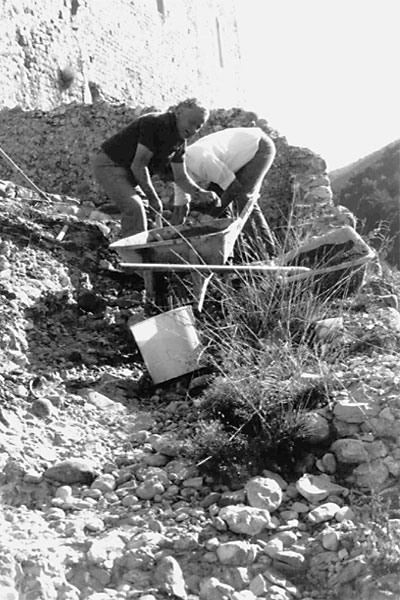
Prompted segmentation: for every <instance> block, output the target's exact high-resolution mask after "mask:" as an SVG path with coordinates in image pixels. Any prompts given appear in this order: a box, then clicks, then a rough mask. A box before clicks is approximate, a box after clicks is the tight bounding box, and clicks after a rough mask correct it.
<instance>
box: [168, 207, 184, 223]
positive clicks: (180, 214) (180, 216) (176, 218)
mask: <svg viewBox="0 0 400 600" xmlns="http://www.w3.org/2000/svg"><path fill="white" fill-rule="evenodd" d="M188 214H189V204H185V205H183V206H174V210H173V212H172V215H171V218H170V220H169V222H170V224H171V225H183V224H184V223H185V221H186V218H187V216H188Z"/></svg>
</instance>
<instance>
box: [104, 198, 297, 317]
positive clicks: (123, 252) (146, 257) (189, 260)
mask: <svg viewBox="0 0 400 600" xmlns="http://www.w3.org/2000/svg"><path fill="white" fill-rule="evenodd" d="M257 199H258V195H254V196H252V197H251V198H249V200H248V201H247V203H246V205H245V206H244V208H243V209H242V211H241V213H240V215H239V216H238V217H237V218H236V219H232V218H223V219H213V220H212V221H209V222H208V223H207V224H204V225H201V226H194V227H193V226H188V225H178V226H168V227H163V228H161V229H152V230H149V231H143V232H141V233H138V234H136V235H133V236H130V237H127V238H124V239H122V240H118V241H117V242H114V243H112V244H111V245H110V248H111V249H114V250H116V251H117V253H118V255H119V257H120V260H121V263H120V266H121V268H122V269H124V270H126V271H127V272H129V271H131V272H132V271H138V270H141V271H143V275H144V281H145V289H146V296H147V298H148V299H149V300H154V297H155V280H154V275H155V273H157V272H158V273H159V272H174V273H181V272H189V273H190V274H191V276H192V281H193V294H192V295H193V298H194V300H195V301H196V303H197V309H198V310H199V311H201V309H202V305H203V302H204V297H205V293H206V290H207V286H208V283H209V282H210V280H211V278H212V276H213V274H214V273H216V272H220V273H221V272H223V273H226V272H235V271H236V272H240V271H257V272H274V271H278V272H281V271H290V272H291V273H300V272H304V271H308V270H309V269H307V268H305V267H276V266H271V265H267V264H265V263H261V264H260V263H257V264H253V265H252V264H249V265H227V264H226V262H227V261H228V259H229V258H230V257H231V256H232V253H233V247H234V245H235V243H236V241H237V238H238V236H239V235H240V233H241V232H242V230H243V227H244V225H245V224H246V221H247V219H248V218H249V216H250V214H251V212H252V210H253V207H254V204H255V203H256V202H257Z"/></svg>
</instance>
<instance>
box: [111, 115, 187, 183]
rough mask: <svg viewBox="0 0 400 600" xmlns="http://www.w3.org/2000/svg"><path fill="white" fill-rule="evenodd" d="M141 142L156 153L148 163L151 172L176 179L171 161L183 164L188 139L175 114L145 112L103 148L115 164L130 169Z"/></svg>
mask: <svg viewBox="0 0 400 600" xmlns="http://www.w3.org/2000/svg"><path fill="white" fill-rule="evenodd" d="M138 144H143V146H146V148H148V149H149V150H151V152H152V153H153V156H152V158H151V160H150V163H149V164H148V169H149V171H150V173H151V174H153V173H155V174H157V175H159V176H160V177H162V178H163V179H165V180H168V181H172V180H173V174H172V169H171V162H177V163H182V162H183V156H184V154H185V147H186V142H185V141H184V140H182V139H181V138H180V137H179V134H178V129H177V127H176V116H175V115H174V113H172V112H167V113H148V114H145V115H142V116H141V117H139V118H138V119H136V120H135V121H132V123H130V124H129V125H128V126H127V127H125V128H124V129H121V131H119V132H118V133H116V134H115V135H113V136H112V137H110V138H108V140H106V141H105V142H104V143H103V144H102V146H101V148H102V150H103V151H104V152H105V153H106V154H107V155H108V156H109V157H110V158H111V160H113V161H114V162H115V163H117V164H118V165H120V166H121V167H126V168H130V166H131V164H132V161H133V158H134V156H135V153H136V148H137V145H138Z"/></svg>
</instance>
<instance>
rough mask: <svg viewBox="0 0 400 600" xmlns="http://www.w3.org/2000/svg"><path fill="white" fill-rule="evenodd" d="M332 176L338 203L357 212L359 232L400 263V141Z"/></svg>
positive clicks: (388, 257) (398, 264)
mask: <svg viewBox="0 0 400 600" xmlns="http://www.w3.org/2000/svg"><path fill="white" fill-rule="evenodd" d="M330 179H331V185H332V189H333V192H334V195H335V199H336V202H337V203H338V204H342V205H343V206H346V207H347V208H349V209H350V210H351V211H352V212H353V213H354V214H355V215H356V217H357V219H358V220H359V224H358V229H359V230H360V232H361V233H362V234H364V235H370V236H371V243H372V244H373V245H375V247H377V248H378V249H379V248H380V249H381V250H382V251H383V252H384V253H385V255H386V258H387V260H388V261H389V262H390V263H391V264H393V265H396V266H400V223H399V215H400V140H397V141H395V142H393V143H391V144H388V145H387V146H385V147H384V148H381V149H380V150H379V151H377V152H374V153H372V154H369V155H368V156H366V157H365V158H363V159H361V160H359V161H357V162H356V163H353V164H351V165H349V166H347V167H344V168H343V169H338V170H337V171H333V172H332V173H330ZM377 230H379V232H377V233H372V232H373V231H377Z"/></svg>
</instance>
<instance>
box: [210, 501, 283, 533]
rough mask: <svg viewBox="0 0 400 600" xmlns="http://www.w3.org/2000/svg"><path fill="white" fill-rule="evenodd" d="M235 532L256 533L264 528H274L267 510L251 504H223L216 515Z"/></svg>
mask: <svg viewBox="0 0 400 600" xmlns="http://www.w3.org/2000/svg"><path fill="white" fill-rule="evenodd" d="M218 516H219V517H220V518H221V519H223V520H224V521H225V522H226V523H227V525H228V527H229V529H230V530H231V531H234V532H235V533H244V534H246V535H257V534H258V533H261V532H262V531H263V530H264V529H274V528H275V525H274V523H273V521H272V520H271V515H270V514H269V511H268V510H262V509H261V508H253V507H251V506H224V507H223V508H221V510H220V511H219V515H218Z"/></svg>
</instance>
